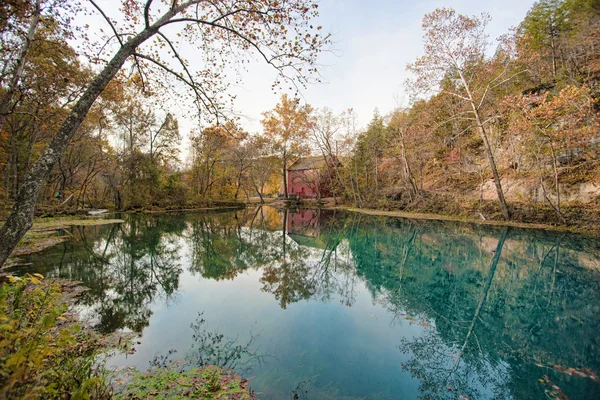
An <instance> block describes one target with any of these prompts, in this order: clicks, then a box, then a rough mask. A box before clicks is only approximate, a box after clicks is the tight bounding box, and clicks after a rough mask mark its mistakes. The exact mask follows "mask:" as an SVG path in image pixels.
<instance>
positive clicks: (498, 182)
mask: <svg viewBox="0 0 600 400" xmlns="http://www.w3.org/2000/svg"><path fill="white" fill-rule="evenodd" d="M471 105H472V106H473V113H474V114H475V119H476V121H477V127H478V128H479V133H480V134H481V139H482V140H483V144H484V147H485V153H486V155H487V158H488V162H489V164H490V169H491V170H492V174H493V175H494V184H495V185H496V193H498V202H500V209H501V210H502V216H503V217H504V219H505V220H507V221H508V220H509V219H510V213H509V211H508V205H507V204H506V199H505V198H504V191H503V190H502V181H501V180H500V175H499V174H498V168H497V167H496V161H495V160H494V153H492V148H491V146H490V142H489V140H488V137H487V134H486V133H485V128H484V126H483V122H482V121H481V117H480V115H479V110H478V109H477V107H476V106H475V104H474V103H471Z"/></svg>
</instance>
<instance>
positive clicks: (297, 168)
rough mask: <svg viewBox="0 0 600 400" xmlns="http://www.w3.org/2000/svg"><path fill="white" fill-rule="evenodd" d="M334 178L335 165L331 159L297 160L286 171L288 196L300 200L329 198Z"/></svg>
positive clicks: (320, 157)
mask: <svg viewBox="0 0 600 400" xmlns="http://www.w3.org/2000/svg"><path fill="white" fill-rule="evenodd" d="M336 161H337V160H336ZM337 162H338V163H339V161H337ZM334 177H335V165H334V161H333V159H332V158H327V159H326V158H325V157H323V156H317V157H304V158H299V159H298V160H296V161H295V162H294V163H293V164H292V165H290V166H289V167H288V169H287V185H288V195H289V196H290V197H298V198H301V199H311V198H313V199H314V198H320V197H327V196H331V181H332V180H333V179H335V178H334Z"/></svg>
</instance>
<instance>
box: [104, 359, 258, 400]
mask: <svg viewBox="0 0 600 400" xmlns="http://www.w3.org/2000/svg"><path fill="white" fill-rule="evenodd" d="M180 368H181V367H180V366H178V365H175V364H174V365H171V366H169V367H167V368H155V369H152V370H150V371H148V372H138V373H136V374H135V375H134V376H133V377H132V379H131V380H130V381H129V383H128V384H127V385H126V387H125V388H123V389H122V390H119V391H118V393H116V394H115V398H116V399H186V398H194V399H254V398H255V397H254V395H253V394H252V392H251V391H250V390H248V388H247V381H246V380H245V379H243V378H241V377H239V376H238V375H235V374H234V373H233V372H231V371H225V370H223V369H221V368H218V367H215V366H207V367H201V368H191V369H188V370H184V371H180V370H179V369H180Z"/></svg>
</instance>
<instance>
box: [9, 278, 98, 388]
mask: <svg viewBox="0 0 600 400" xmlns="http://www.w3.org/2000/svg"><path fill="white" fill-rule="evenodd" d="M67 308H68V306H67V304H66V301H65V300H64V298H63V295H62V289H61V286H60V285H58V284H54V283H48V282H46V281H44V279H43V276H41V275H40V274H34V275H26V276H25V277H22V278H18V277H13V276H9V277H8V278H7V279H6V281H5V282H4V283H2V284H1V286H0V338H1V339H0V398H26V399H29V398H46V399H63V398H70V399H90V398H93V399H99V398H108V397H109V396H110V393H109V390H108V385H107V384H106V383H105V375H104V369H103V366H102V363H100V362H99V358H98V356H99V354H100V351H101V348H102V345H101V344H100V342H99V340H97V338H96V337H95V335H93V334H91V333H89V332H86V331H84V330H82V329H81V326H80V324H79V323H77V322H75V321H73V320H72V319H69V318H68V314H67Z"/></svg>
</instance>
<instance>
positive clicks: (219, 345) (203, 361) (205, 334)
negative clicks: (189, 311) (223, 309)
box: [150, 312, 267, 375]
mask: <svg viewBox="0 0 600 400" xmlns="http://www.w3.org/2000/svg"><path fill="white" fill-rule="evenodd" d="M203 315H204V313H203V312H200V313H198V316H197V317H196V319H195V321H194V322H192V323H191V325H190V327H191V328H192V332H193V333H192V339H193V341H192V345H191V347H190V349H189V350H188V351H187V352H186V354H185V358H184V359H183V360H179V362H178V364H179V368H180V369H181V370H184V369H187V368H194V367H205V366H209V365H216V366H218V367H221V368H224V369H227V370H234V371H236V372H237V373H239V374H242V375H244V374H247V373H248V372H249V371H251V369H252V368H253V367H255V366H256V365H257V364H260V363H262V362H264V360H265V359H266V358H267V356H266V355H264V354H261V353H260V352H259V350H258V347H257V346H256V345H255V341H256V338H257V336H256V335H255V334H254V333H253V332H250V334H249V339H247V340H246V341H244V342H243V343H240V339H239V337H233V338H232V337H227V336H225V335H224V334H222V333H219V332H216V331H211V330H209V328H208V326H207V321H206V320H205V319H204V317H203ZM175 353H176V351H175V350H169V351H168V352H167V354H164V355H163V354H157V355H156V356H154V358H153V359H152V361H150V367H158V368H166V367H168V366H171V365H172V363H173V354H175Z"/></svg>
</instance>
